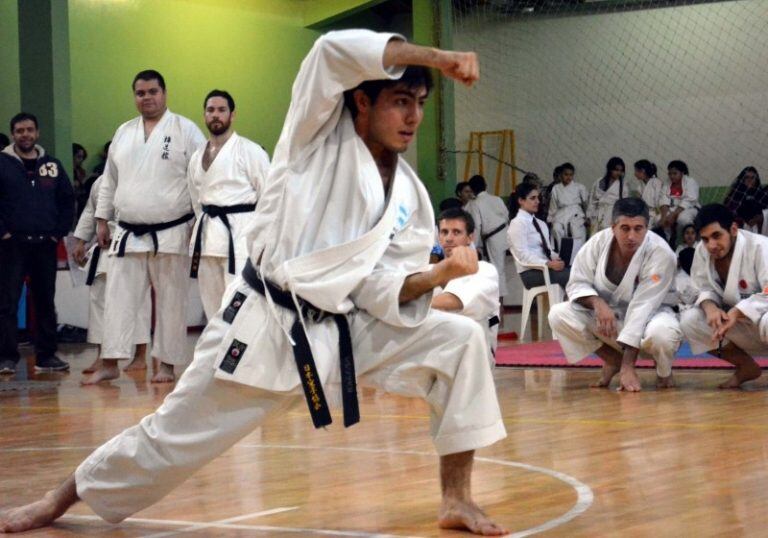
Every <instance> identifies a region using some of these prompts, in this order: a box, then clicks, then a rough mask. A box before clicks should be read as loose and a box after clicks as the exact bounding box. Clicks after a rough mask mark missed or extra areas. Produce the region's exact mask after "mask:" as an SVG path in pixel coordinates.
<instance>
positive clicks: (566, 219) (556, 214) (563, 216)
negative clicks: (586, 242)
mask: <svg viewBox="0 0 768 538" xmlns="http://www.w3.org/2000/svg"><path fill="white" fill-rule="evenodd" d="M588 203H589V194H588V193H587V188H586V187H585V186H584V185H582V184H581V183H577V182H576V181H571V182H570V183H569V184H568V185H563V184H562V183H557V184H556V185H555V186H554V187H552V192H551V194H550V196H549V211H548V212H547V221H548V222H551V223H553V224H554V223H560V224H562V225H563V226H564V227H567V225H568V224H569V223H570V224H571V228H574V227H575V226H581V227H582V228H583V227H584V218H585V217H586V211H585V210H586V208H587V204H588ZM585 233H586V231H585Z"/></svg>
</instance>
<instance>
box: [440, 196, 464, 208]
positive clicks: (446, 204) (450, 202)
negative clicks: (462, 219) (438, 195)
mask: <svg viewBox="0 0 768 538" xmlns="http://www.w3.org/2000/svg"><path fill="white" fill-rule="evenodd" d="M437 208H438V209H439V210H440V211H447V210H448V209H461V200H459V199H458V198H446V199H445V200H443V201H442V202H440V204H439V205H438V206H437Z"/></svg>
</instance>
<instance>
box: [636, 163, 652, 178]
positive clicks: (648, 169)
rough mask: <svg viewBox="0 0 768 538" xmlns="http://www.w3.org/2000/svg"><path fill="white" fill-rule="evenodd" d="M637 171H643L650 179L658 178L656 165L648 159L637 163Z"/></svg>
mask: <svg viewBox="0 0 768 538" xmlns="http://www.w3.org/2000/svg"><path fill="white" fill-rule="evenodd" d="M635 170H642V171H643V172H645V175H646V176H648V177H649V178H652V177H656V174H657V170H656V165H655V164H653V163H652V162H651V161H649V160H648V159H640V160H639V161H636V162H635Z"/></svg>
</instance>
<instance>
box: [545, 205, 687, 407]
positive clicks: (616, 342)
mask: <svg viewBox="0 0 768 538" xmlns="http://www.w3.org/2000/svg"><path fill="white" fill-rule="evenodd" d="M676 265H677V264H676V258H675V254H674V252H672V249H670V248H669V245H668V244H667V243H666V241H664V239H663V238H662V237H660V236H658V235H657V234H654V233H648V206H647V205H646V204H645V202H643V201H642V200H641V199H639V198H622V199H620V200H618V201H617V202H616V203H615V204H614V206H613V225H612V226H611V227H610V228H608V229H605V230H602V231H600V232H598V233H597V234H595V235H594V236H593V237H592V238H591V239H590V240H589V241H587V243H586V244H585V245H584V247H583V248H582V249H581V250H580V251H579V254H578V255H577V256H576V260H575V261H574V264H573V266H572V267H571V277H570V280H569V281H568V286H567V288H566V291H567V292H568V298H569V299H570V301H569V302H566V303H560V304H557V305H554V306H553V307H552V309H551V310H550V312H549V323H550V325H551V326H552V333H553V334H554V335H555V336H556V337H557V338H558V339H559V340H560V345H561V346H562V347H563V352H564V353H565V356H566V359H568V362H570V363H575V362H578V361H580V360H581V359H583V358H584V357H586V356H587V355H589V354H590V353H597V356H598V357H600V358H601V359H602V360H603V361H604V362H605V364H604V366H603V372H602V376H601V378H600V380H599V381H598V382H597V383H595V384H594V385H593V386H595V387H608V385H609V384H610V382H611V379H613V377H614V376H615V375H616V374H617V373H619V372H620V389H621V390H627V391H631V392H635V391H639V390H640V388H641V387H640V379H639V378H638V376H637V372H636V371H635V361H636V360H637V357H638V354H639V353H640V352H642V353H643V354H644V355H649V356H650V357H651V358H653V360H654V361H655V362H656V374H657V386H658V387H660V388H666V387H672V386H674V381H673V379H672V360H673V358H674V355H675V352H676V351H677V349H678V348H679V347H680V342H681V339H682V333H681V331H680V327H679V323H678V321H677V318H676V316H675V314H674V312H673V311H672V309H671V308H669V307H662V301H663V300H664V298H665V296H666V294H667V291H668V290H669V288H670V286H671V284H672V281H673V279H674V276H675V267H676Z"/></svg>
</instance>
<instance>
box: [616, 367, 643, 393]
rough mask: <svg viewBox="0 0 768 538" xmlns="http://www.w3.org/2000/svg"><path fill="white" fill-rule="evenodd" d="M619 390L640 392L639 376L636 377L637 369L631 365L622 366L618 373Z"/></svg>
mask: <svg viewBox="0 0 768 538" xmlns="http://www.w3.org/2000/svg"><path fill="white" fill-rule="evenodd" d="M619 390H620V391H625V392H640V391H641V390H642V386H641V385H640V378H639V377H637V371H636V370H635V369H634V368H632V367H627V368H622V369H621V373H620V374H619Z"/></svg>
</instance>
